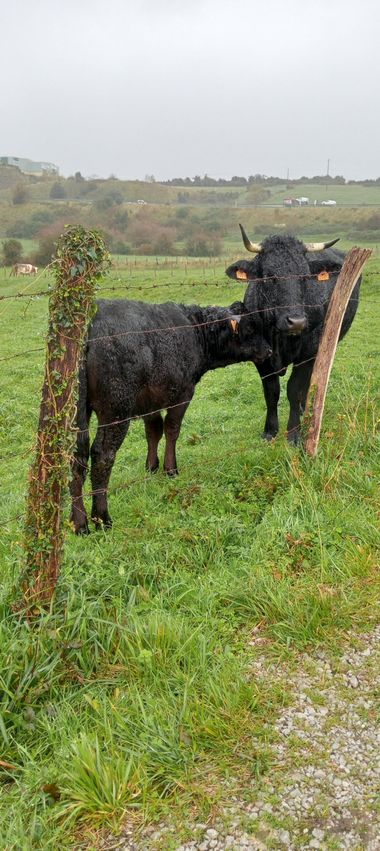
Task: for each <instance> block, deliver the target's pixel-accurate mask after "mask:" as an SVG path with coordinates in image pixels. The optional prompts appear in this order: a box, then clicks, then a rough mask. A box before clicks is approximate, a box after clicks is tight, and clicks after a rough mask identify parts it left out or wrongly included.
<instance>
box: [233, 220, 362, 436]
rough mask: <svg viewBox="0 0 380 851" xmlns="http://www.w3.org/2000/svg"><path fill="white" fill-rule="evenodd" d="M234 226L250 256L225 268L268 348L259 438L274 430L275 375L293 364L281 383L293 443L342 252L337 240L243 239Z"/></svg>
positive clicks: (349, 313)
mask: <svg viewBox="0 0 380 851" xmlns="http://www.w3.org/2000/svg"><path fill="white" fill-rule="evenodd" d="M240 229H241V232H242V236H243V242H244V245H245V247H246V248H247V250H248V251H250V252H252V253H254V254H255V257H254V258H253V259H251V260H246V259H243V260H238V261H237V262H236V263H233V264H232V265H231V266H229V267H228V269H226V274H227V275H228V276H229V277H230V278H233V279H234V280H237V281H247V283H248V287H247V290H246V293H245V296H244V306H245V308H246V310H247V311H249V312H250V313H252V314H253V315H254V314H256V315H257V318H258V322H260V326H259V327H260V329H261V330H260V333H262V334H263V335H264V337H265V339H266V340H267V343H268V345H269V347H270V348H271V351H272V353H271V355H270V357H269V358H267V360H265V361H264V362H262V363H257V364H256V368H257V369H258V371H259V374H260V376H261V379H262V384H263V391H264V396H265V401H266V405H267V416H266V420H265V425H264V434H263V437H265V438H266V439H267V440H272V438H274V437H275V436H276V434H277V432H278V428H279V421H278V411H277V406H278V401H279V396H280V376H281V375H285V373H286V370H287V367H288V366H289V365H290V364H293V369H292V373H291V375H290V378H289V380H288V383H287V395H288V400H289V405H290V412H289V419H288V426H287V433H288V440H289V441H290V442H292V443H297V442H298V441H299V439H300V424H301V416H302V414H303V411H304V407H305V403H306V397H307V392H308V389H309V385H310V378H311V373H312V369H313V365H314V360H315V357H316V354H317V351H318V346H319V341H320V338H321V335H322V330H323V324H324V320H325V316H326V311H327V308H328V304H329V301H330V298H331V295H332V292H333V289H334V287H335V284H336V281H337V278H338V275H339V272H340V269H341V267H342V265H343V261H344V257H345V255H344V254H343V253H342V252H341V251H338V250H336V249H333V248H332V246H333V245H334V244H335V243H336V242H337V241H338V240H337V239H335V240H333V241H332V242H327V243H307V244H304V243H303V242H300V241H299V240H298V239H296V238H295V237H294V236H291V235H287V234H280V235H277V234H276V235H273V236H269V237H268V238H267V239H265V240H264V242H263V243H262V245H260V244H258V243H252V242H251V241H250V240H249V239H248V237H247V235H246V233H245V230H244V228H243V227H242V225H240ZM360 283H361V279H360V278H359V280H358V282H357V284H356V286H355V288H354V290H353V292H352V295H351V298H350V300H349V303H348V307H347V309H346V312H345V315H344V319H343V324H342V329H341V333H340V339H342V337H344V335H345V334H346V333H347V331H348V330H349V328H350V326H351V324H352V321H353V319H354V316H355V313H356V310H357V306H358V299H359V290H360ZM252 318H253V316H252Z"/></svg>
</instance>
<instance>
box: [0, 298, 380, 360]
mask: <svg viewBox="0 0 380 851" xmlns="http://www.w3.org/2000/svg"><path fill="white" fill-rule="evenodd" d="M329 301H330V297H329V298H326V299H325V300H324V301H322V302H321V303H320V304H318V305H315V304H308V303H305V302H303V303H302V302H295V303H294V304H275V305H271V306H270V307H268V306H267V307H262V308H258V309H257V310H249V311H246V312H245V313H235V314H234V316H236V317H239V318H240V319H243V318H245V317H247V316H254V315H256V314H259V313H268V312H271V311H273V310H277V308H281V309H284V308H286V309H287V310H290V309H291V308H293V307H306V308H308V307H311V308H315V307H318V308H321V307H324V305H325V304H328V303H329ZM351 301H354V302H355V301H356V302H357V303H359V299H358V298H357V299H355V298H354V299H351ZM374 303H375V304H377V302H374ZM146 304H147V305H149V304H150V303H149V302H146ZM173 304H176V303H175V302H173ZM153 306H154V305H152V307H153ZM197 306H199V307H200V309H201V310H202V309H204V308H203V307H202V305H197ZM215 306H218V307H222V308H223V307H225V308H226V309H227V308H228V307H229V305H215ZM185 307H192V305H185ZM227 320H228V316H224V317H222V318H221V319H209V320H207V321H205V322H192V323H190V324H189V325H168V326H166V327H160V328H141V329H140V328H139V329H137V330H131V331H119V332H117V333H116V334H104V335H102V336H99V337H94V338H93V339H86V345H89V344H90V343H91V344H92V343H97V342H99V340H112V339H116V338H119V337H125V336H133V335H137V334H157V333H160V332H165V333H166V332H168V331H178V330H181V331H186V330H188V331H191V330H193V329H194V328H203V327H205V326H207V325H217V324H220V323H221V322H226V321H227ZM60 336H61V337H62V339H63V340H69V341H70V342H75V341H74V340H73V338H72V337H69V336H68V335H67V334H63V333H61V335H60ZM45 350H46V346H39V347H38V348H36V349H25V350H23V351H22V352H15V353H13V354H12V355H6V356H5V357H2V358H0V363H3V362H5V361H10V360H13V359H15V358H19V357H22V356H23V355H29V354H35V353H36V352H43V351H45Z"/></svg>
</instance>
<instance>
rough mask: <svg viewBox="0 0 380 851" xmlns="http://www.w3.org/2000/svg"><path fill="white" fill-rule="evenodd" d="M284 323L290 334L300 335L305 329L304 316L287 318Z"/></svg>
mask: <svg viewBox="0 0 380 851" xmlns="http://www.w3.org/2000/svg"><path fill="white" fill-rule="evenodd" d="M286 321H287V323H288V329H289V331H290V333H291V334H300V333H301V331H304V330H305V328H306V323H307V319H306V316H287V317H286Z"/></svg>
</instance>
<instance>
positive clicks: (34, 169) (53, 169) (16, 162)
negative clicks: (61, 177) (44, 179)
mask: <svg viewBox="0 0 380 851" xmlns="http://www.w3.org/2000/svg"><path fill="white" fill-rule="evenodd" d="M0 165H13V166H16V168H19V169H20V171H22V172H23V174H35V175H36V176H39V177H40V176H41V175H42V174H59V168H58V166H57V165H54V163H43V162H36V161H35V160H27V159H25V158H24V157H0Z"/></svg>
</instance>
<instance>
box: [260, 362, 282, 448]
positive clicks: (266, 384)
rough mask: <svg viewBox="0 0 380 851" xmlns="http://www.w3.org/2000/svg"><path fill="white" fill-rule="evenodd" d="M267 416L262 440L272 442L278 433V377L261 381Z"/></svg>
mask: <svg viewBox="0 0 380 851" xmlns="http://www.w3.org/2000/svg"><path fill="white" fill-rule="evenodd" d="M261 380H262V384H263V390H264V396H265V401H266V404H267V416H266V420H265V425H264V431H263V435H262V436H263V438H264V439H265V440H273V438H274V437H276V434H277V433H278V412H277V406H278V400H279V398H280V379H279V377H278V375H268V376H266V377H263V378H262V379H261Z"/></svg>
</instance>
